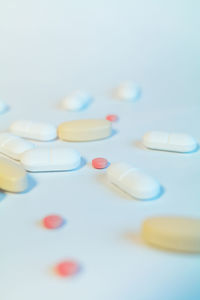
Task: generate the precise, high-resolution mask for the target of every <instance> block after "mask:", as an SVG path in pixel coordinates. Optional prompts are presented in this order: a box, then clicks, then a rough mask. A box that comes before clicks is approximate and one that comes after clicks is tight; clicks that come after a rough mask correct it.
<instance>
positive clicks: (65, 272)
mask: <svg viewBox="0 0 200 300" xmlns="http://www.w3.org/2000/svg"><path fill="white" fill-rule="evenodd" d="M79 270H80V266H79V264H78V263H77V262H75V261H70V260H69V261H67V260H66V261H62V262H60V263H59V264H58V265H57V266H56V273H57V274H58V275H59V276H61V277H68V276H72V275H75V274H76V273H78V271H79Z"/></svg>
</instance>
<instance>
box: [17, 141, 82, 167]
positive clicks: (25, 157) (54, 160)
mask: <svg viewBox="0 0 200 300" xmlns="http://www.w3.org/2000/svg"><path fill="white" fill-rule="evenodd" d="M21 163H22V165H23V167H24V169H25V170H27V171H30V172H49V171H70V170H73V169H76V168H78V167H79V166H80V164H81V156H80V154H79V153H78V152H77V151H76V150H74V149H71V148H66V147H63V146H61V147H59V146H54V147H52V146H51V147H38V148H34V149H31V150H28V151H26V152H24V153H23V154H22V155H21Z"/></svg>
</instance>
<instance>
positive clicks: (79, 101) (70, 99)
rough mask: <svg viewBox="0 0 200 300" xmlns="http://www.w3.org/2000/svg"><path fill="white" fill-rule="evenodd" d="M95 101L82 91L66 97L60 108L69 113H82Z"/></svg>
mask: <svg viewBox="0 0 200 300" xmlns="http://www.w3.org/2000/svg"><path fill="white" fill-rule="evenodd" d="M92 101H93V99H92V97H91V96H90V95H89V94H87V93H85V92H81V91H76V92H74V93H72V94H70V95H68V96H66V97H65V98H64V99H63V100H62V101H61V103H60V106H61V108H62V109H64V110H68V111H80V110H82V109H84V108H86V107H87V106H88V105H89V104H90V103H91V102H92Z"/></svg>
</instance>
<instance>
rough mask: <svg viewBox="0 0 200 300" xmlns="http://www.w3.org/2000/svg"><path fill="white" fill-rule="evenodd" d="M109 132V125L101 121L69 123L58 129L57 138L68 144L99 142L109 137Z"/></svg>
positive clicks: (105, 121)
mask: <svg viewBox="0 0 200 300" xmlns="http://www.w3.org/2000/svg"><path fill="white" fill-rule="evenodd" d="M111 132H112V127H111V123H110V122H109V121H107V120H101V119H89V120H75V121H69V122H65V123H62V124H61V125H60V126H59V127H58V136H59V138H60V139H61V140H64V141H69V142H87V141H93V140H100V139H104V138H106V137H108V136H110V135H111Z"/></svg>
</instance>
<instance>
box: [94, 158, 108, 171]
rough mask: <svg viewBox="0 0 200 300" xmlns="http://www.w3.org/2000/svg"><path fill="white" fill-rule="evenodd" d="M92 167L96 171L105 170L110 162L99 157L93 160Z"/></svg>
mask: <svg viewBox="0 0 200 300" xmlns="http://www.w3.org/2000/svg"><path fill="white" fill-rule="evenodd" d="M92 166H93V168H95V169H104V168H106V167H107V166H108V161H107V159H105V158H103V157H97V158H94V159H93V160H92Z"/></svg>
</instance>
